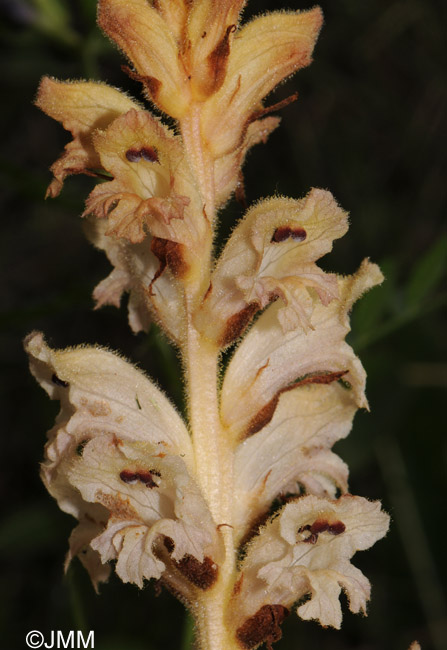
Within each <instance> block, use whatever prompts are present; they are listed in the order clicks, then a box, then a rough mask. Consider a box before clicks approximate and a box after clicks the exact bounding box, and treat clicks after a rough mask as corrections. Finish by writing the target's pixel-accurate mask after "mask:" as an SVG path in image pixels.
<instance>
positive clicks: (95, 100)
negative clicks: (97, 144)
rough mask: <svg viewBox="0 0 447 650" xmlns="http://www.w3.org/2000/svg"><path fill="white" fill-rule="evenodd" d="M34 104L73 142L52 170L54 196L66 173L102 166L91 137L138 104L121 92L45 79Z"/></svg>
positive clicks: (50, 190) (50, 192)
mask: <svg viewBox="0 0 447 650" xmlns="http://www.w3.org/2000/svg"><path fill="white" fill-rule="evenodd" d="M36 105H37V106H38V107H39V108H40V109H41V110H43V111H44V113H46V114H47V115H49V116H50V117H52V118H53V119H55V120H57V121H58V122H62V124H63V126H64V128H65V129H67V131H70V132H71V134H72V135H73V140H72V141H71V142H69V143H68V144H67V145H66V147H65V152H64V153H63V155H62V156H61V158H59V159H58V160H57V161H56V162H55V163H54V165H53V166H52V167H51V171H52V172H53V174H54V180H53V181H52V183H51V185H50V186H49V188H48V191H47V195H49V196H52V197H54V196H57V195H58V194H59V193H60V191H61V189H62V184H63V182H64V179H65V177H66V176H68V175H69V174H81V173H88V172H89V170H94V169H98V168H100V167H101V163H100V160H99V156H98V154H97V152H96V151H95V149H94V146H93V141H92V136H93V133H94V132H95V130H96V129H105V128H106V127H107V126H108V125H109V124H111V123H112V122H113V120H115V119H116V118H117V117H119V116H120V115H122V114H123V113H126V112H127V111H129V110H131V109H132V108H134V109H135V108H136V109H138V108H139V105H138V104H137V103H136V102H134V101H133V100H131V99H130V98H129V97H127V96H126V95H125V94H124V93H123V92H120V91H119V90H116V89H115V88H111V87H110V86H107V85H106V84H104V83H98V82H93V81H77V82H66V81H57V80H56V79H51V78H50V77H44V78H43V79H42V81H41V83H40V86H39V91H38V93H37V98H36Z"/></svg>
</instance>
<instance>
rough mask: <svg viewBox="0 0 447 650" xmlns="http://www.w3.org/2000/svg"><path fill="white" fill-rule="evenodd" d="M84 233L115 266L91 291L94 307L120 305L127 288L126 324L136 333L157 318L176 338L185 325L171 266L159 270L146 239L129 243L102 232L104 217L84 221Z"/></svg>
mask: <svg viewBox="0 0 447 650" xmlns="http://www.w3.org/2000/svg"><path fill="white" fill-rule="evenodd" d="M87 226H88V227H87V236H88V238H89V239H90V241H91V242H92V243H93V244H94V245H95V246H96V247H97V248H99V249H101V250H104V251H105V253H106V255H107V257H108V259H109V261H110V262H111V264H112V265H113V267H114V270H113V271H112V273H111V274H110V275H109V276H108V277H107V278H105V279H104V280H102V282H100V283H99V285H98V286H97V287H96V289H95V291H94V292H93V298H94V299H95V301H96V307H100V306H102V305H104V304H113V305H119V303H120V300H121V296H122V292H123V291H129V292H130V297H129V304H128V310H129V324H130V326H131V328H132V331H133V332H135V333H137V332H140V331H142V330H144V331H147V330H148V328H149V324H150V321H151V320H154V321H156V322H160V323H161V324H162V326H163V328H164V330H165V332H166V333H167V334H168V335H169V336H170V337H171V339H172V340H173V341H176V342H178V341H179V340H180V337H181V335H182V332H183V329H184V318H185V316H184V313H183V311H182V310H181V309H179V308H178V305H179V303H181V289H180V287H179V284H178V282H177V281H176V279H175V278H174V277H173V275H172V273H171V271H170V269H168V268H166V269H164V270H163V272H162V273H160V260H159V259H158V258H157V257H156V256H155V255H154V253H153V252H152V251H151V249H150V246H149V244H148V242H147V240H145V241H144V242H142V243H141V244H131V243H130V242H128V241H126V240H125V239H116V238H115V237H111V236H108V235H106V234H105V232H106V230H107V228H108V223H107V221H106V220H104V219H89V220H88V221H87Z"/></svg>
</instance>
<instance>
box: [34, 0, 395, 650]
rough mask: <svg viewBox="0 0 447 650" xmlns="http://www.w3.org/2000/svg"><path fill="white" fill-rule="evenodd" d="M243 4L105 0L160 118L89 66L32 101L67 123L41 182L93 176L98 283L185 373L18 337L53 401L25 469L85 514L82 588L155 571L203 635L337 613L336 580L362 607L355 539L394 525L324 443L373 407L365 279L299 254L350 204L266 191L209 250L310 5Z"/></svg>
mask: <svg viewBox="0 0 447 650" xmlns="http://www.w3.org/2000/svg"><path fill="white" fill-rule="evenodd" d="M243 6H244V0H219V1H217V0H151V1H149V0H100V2H99V7H98V21H99V25H100V27H101V28H102V30H103V31H104V32H105V33H106V34H107V35H108V36H109V37H110V38H111V39H112V40H113V41H115V43H116V44H117V45H118V47H119V48H120V49H121V50H122V51H123V53H124V54H125V55H126V56H127V58H128V63H129V65H128V67H126V68H125V69H126V71H127V73H128V74H129V75H130V76H131V77H132V78H133V79H136V80H138V81H139V82H141V84H142V86H143V90H144V95H145V97H146V98H147V99H148V100H149V102H150V103H151V104H153V105H154V106H155V107H156V108H157V109H159V110H160V111H161V112H162V113H164V114H166V115H167V116H169V118H170V122H169V123H170V124H171V125H172V124H175V128H172V127H171V126H167V125H166V124H165V123H164V122H163V120H162V119H159V118H158V117H155V116H154V115H153V114H152V113H151V112H150V110H148V109H147V108H145V107H144V105H143V104H142V103H140V102H138V101H136V100H134V99H131V98H130V97H129V96H127V95H125V94H124V93H122V92H120V91H119V90H116V89H115V88H112V87H110V86H108V85H106V84H104V83H96V82H89V81H70V82H65V81H58V80H56V79H53V78H44V79H43V80H42V82H41V85H40V88H39V91H38V95H37V101H36V103H37V106H39V107H40V108H41V109H42V110H43V111H44V112H45V113H47V114H48V115H49V116H51V117H52V118H54V119H56V120H58V121H60V122H61V123H62V124H63V126H64V127H65V128H66V129H67V130H69V131H70V132H71V133H72V136H73V139H72V141H71V142H69V144H67V146H66V147H65V151H64V152H63V154H62V155H61V157H60V158H59V159H58V160H57V161H56V162H55V163H54V165H53V166H52V172H53V175H54V178H53V180H52V182H51V184H50V186H49V188H48V195H49V196H52V197H54V196H56V195H57V194H59V192H60V191H61V188H62V185H63V182H64V180H65V177H66V176H68V175H70V174H79V173H84V174H88V175H90V176H93V177H96V178H97V180H98V184H97V185H96V186H95V187H94V189H93V190H92V192H91V193H90V195H89V196H88V197H87V200H86V208H85V212H84V214H83V217H84V218H85V220H86V222H87V223H88V234H89V238H90V239H91V241H92V242H93V243H94V244H95V245H96V246H97V247H98V248H100V249H103V250H104V251H105V253H106V255H107V257H108V259H109V260H110V263H111V265H112V266H113V270H112V272H111V273H110V275H109V276H108V277H107V278H105V279H104V280H103V281H102V282H100V284H99V285H98V286H97V287H96V289H95V290H94V298H95V300H96V304H97V306H101V305H105V304H113V305H119V303H120V300H121V296H122V294H123V293H125V292H127V293H129V302H128V305H129V323H130V326H131V328H132V330H133V331H134V332H138V331H141V330H147V329H148V327H149V323H150V321H151V320H153V321H155V322H156V323H157V324H158V325H159V327H161V328H162V329H163V331H164V332H165V334H166V336H167V337H168V338H169V339H170V341H171V342H172V344H173V345H174V346H176V347H177V349H178V350H179V352H180V354H181V357H182V361H183V372H184V377H183V379H184V383H185V390H186V395H187V410H188V418H187V421H183V419H182V418H181V417H180V415H179V414H178V412H177V411H176V409H175V407H174V406H173V405H172V404H171V403H170V401H169V400H168V399H167V397H166V396H165V395H164V394H163V393H162V392H161V391H160V390H159V388H157V386H156V385H155V384H154V383H153V382H152V381H151V380H150V379H149V378H148V377H146V376H145V375H144V374H143V373H142V372H141V371H139V370H137V369H136V368H134V367H133V366H132V365H130V364H129V363H128V362H127V361H125V360H124V359H123V358H121V357H120V356H119V355H118V354H115V353H113V352H110V351H108V350H106V349H103V348H101V347H84V346H82V347H78V348H70V349H65V350H53V349H51V348H50V347H49V346H48V345H47V344H46V343H45V340H44V337H43V335H42V334H41V333H37V332H34V333H32V334H30V335H29V336H28V337H27V339H26V341H25V347H26V350H27V352H28V354H29V357H30V363H31V372H32V373H33V374H34V376H35V377H36V378H37V380H38V381H39V382H40V384H41V385H42V387H43V388H44V389H45V390H46V391H47V392H48V394H49V395H50V397H51V398H52V399H56V400H59V401H60V404H61V410H60V413H59V415H58V417H57V420H56V424H55V426H54V427H53V428H52V429H51V430H50V431H49V434H48V443H47V445H46V449H45V461H44V463H43V465H42V478H43V481H44V483H45V485H46V487H47V488H48V491H49V492H50V494H51V495H52V496H54V498H55V499H56V500H57V501H58V504H59V506H60V507H61V509H62V510H64V511H65V512H68V513H70V514H72V515H73V516H74V517H76V518H77V519H78V521H79V523H78V525H77V527H76V528H75V529H74V530H73V532H72V534H71V536H70V540H69V551H68V555H67V565H68V564H69V563H70V561H71V559H72V558H73V557H75V556H79V558H80V561H81V562H82V563H83V564H84V566H85V567H86V569H87V571H88V572H89V574H90V577H91V579H92V581H93V584H94V586H95V588H96V589H97V588H98V585H99V584H100V583H101V582H104V581H106V580H107V578H108V575H109V573H110V571H111V566H114V567H115V571H116V573H117V574H118V575H119V577H120V578H121V579H122V580H123V581H124V582H133V583H135V584H136V585H137V586H138V587H140V588H142V587H143V586H144V583H145V581H146V580H150V579H152V578H154V579H156V580H159V581H160V582H161V584H162V585H164V586H166V587H167V588H168V589H170V590H171V591H172V592H173V593H174V594H176V595H177V596H178V597H179V598H180V599H181V600H182V601H183V602H184V603H185V604H186V606H187V607H188V608H189V610H190V612H191V614H192V616H193V617H194V620H195V624H196V636H197V639H196V642H197V647H198V648H200V649H201V650H232V649H234V650H236V649H239V650H241V649H244V648H245V649H247V650H250V649H253V648H257V647H259V646H260V645H262V644H264V643H266V644H267V647H271V644H272V643H273V642H275V641H277V640H278V639H279V638H280V637H281V629H280V625H281V623H282V621H283V619H284V618H285V617H286V616H287V615H288V614H289V611H290V610H291V609H295V610H296V613H297V614H298V616H300V617H301V618H302V619H306V620H308V619H314V620H316V621H318V622H319V623H321V624H322V625H323V626H332V627H334V628H339V627H340V625H341V620H342V612H341V607H340V602H339V596H340V593H341V591H342V590H343V591H344V592H345V593H346V595H347V599H348V602H349V608H350V610H351V611H352V612H365V609H366V604H367V601H368V599H369V597H370V584H369V582H368V580H367V578H366V577H365V576H364V575H363V574H362V573H361V571H360V570H359V569H357V568H356V567H355V566H354V565H353V564H351V558H352V557H353V555H354V554H355V553H356V551H360V550H364V549H367V548H369V547H370V546H372V545H373V544H374V543H375V542H376V541H377V540H378V539H380V538H381V537H383V536H384V535H385V534H386V532H387V529H388V516H387V515H386V514H385V513H384V512H382V511H381V508H380V504H379V503H378V502H371V501H368V500H367V499H365V498H362V497H360V496H353V495H351V494H349V493H348V468H347V466H346V464H345V463H344V462H343V461H342V460H341V459H340V458H339V457H338V456H337V455H336V454H335V453H333V452H332V451H331V448H332V446H333V444H334V443H335V442H336V441H338V440H340V439H341V438H344V437H345V436H347V434H348V433H349V431H350V428H351V424H352V419H353V416H354V414H355V412H356V410H357V409H358V408H366V407H367V401H366V398H365V372H364V370H363V368H362V365H361V363H360V361H359V360H358V358H357V357H356V355H355V354H354V352H353V350H352V349H351V347H350V346H349V345H348V344H347V343H346V342H345V340H344V339H345V336H346V334H347V333H348V331H349V321H348V313H349V311H350V309H351V307H352V305H353V303H354V301H355V300H356V299H357V298H359V297H360V296H361V294H362V293H364V292H365V291H366V290H368V289H369V288H371V287H373V286H374V285H376V284H378V283H380V282H381V280H382V275H381V273H380V270H379V269H378V267H377V266H376V265H375V264H372V263H370V262H369V261H368V260H366V261H364V262H363V263H362V264H361V266H360V268H359V269H358V271H357V272H356V273H354V274H353V275H351V276H345V277H341V276H337V275H336V274H332V273H326V272H324V271H323V270H322V269H321V268H320V267H319V266H318V265H317V260H318V259H319V258H321V257H322V256H323V255H325V254H326V253H328V252H329V251H330V250H331V248H332V243H333V240H335V239H338V238H339V237H341V236H342V235H344V234H345V233H346V231H347V228H348V218H347V214H346V212H345V211H344V210H342V209H341V208H340V207H339V206H338V204H337V202H336V201H335V200H334V198H333V196H332V195H331V193H330V192H328V191H326V190H323V189H315V188H314V189H311V190H310V191H309V193H308V194H307V196H305V197H303V198H300V199H291V198H286V197H283V196H275V197H273V198H267V199H263V200H260V201H259V202H258V203H256V204H255V205H253V206H252V207H250V208H249V209H248V210H247V212H246V214H245V215H244V216H243V217H242V218H241V220H240V221H239V223H238V224H237V225H236V227H235V228H234V230H233V232H232V234H231V235H230V237H229V239H228V241H227V242H226V244H225V246H224V248H223V250H222V251H221V253H220V255H219V256H218V257H217V258H216V259H215V258H214V248H213V246H214V239H215V232H216V220H217V216H218V213H219V211H220V210H221V208H222V207H223V206H224V205H225V203H226V202H227V201H228V199H229V197H230V196H231V195H232V194H233V193H234V192H235V191H236V190H237V189H238V188H239V187H240V185H241V182H242V181H241V177H242V174H241V167H242V164H243V162H244V159H245V156H246V154H247V152H248V150H249V149H250V148H251V147H252V146H253V145H255V144H258V143H260V142H265V141H266V140H267V138H268V136H269V134H270V133H271V132H272V131H273V130H274V129H275V128H276V127H277V126H278V124H279V120H278V118H277V117H275V116H272V115H271V113H272V112H273V111H276V110H277V109H278V108H281V107H282V106H283V105H284V104H285V103H287V100H286V101H283V102H280V103H279V104H276V105H273V106H270V107H269V106H264V104H263V101H264V99H265V97H266V95H268V94H269V93H270V91H272V90H273V89H274V88H275V87H276V86H277V85H278V84H279V83H280V82H281V81H282V80H284V79H285V78H287V77H289V76H290V75H291V74H293V73H294V72H296V71H297V70H299V69H300V68H302V67H304V66H307V65H309V63H310V62H311V57H312V51H313V48H314V45H315V42H316V39H317V36H318V33H319V30H320V27H321V24H322V13H321V10H320V9H319V8H318V7H315V8H313V9H311V10H309V11H302V12H299V11H296V12H294V11H276V12H273V13H270V14H267V15H263V16H260V17H257V18H255V19H254V20H251V21H250V22H247V23H246V24H243V23H242V24H241V23H240V13H241V11H242V9H243ZM294 98H295V97H294ZM227 348H230V349H229V351H228V352H227V354H226V355H225V358H228V356H229V357H230V360H229V363H228V364H225V370H224V369H223V363H222V351H224V350H226V349H227ZM112 561H114V562H113V564H112ZM296 603H298V605H297V604H296Z"/></svg>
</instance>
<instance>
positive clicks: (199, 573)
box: [175, 553, 219, 591]
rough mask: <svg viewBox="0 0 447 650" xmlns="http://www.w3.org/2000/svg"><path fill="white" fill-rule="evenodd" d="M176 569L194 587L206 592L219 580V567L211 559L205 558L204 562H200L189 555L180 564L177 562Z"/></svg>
mask: <svg viewBox="0 0 447 650" xmlns="http://www.w3.org/2000/svg"><path fill="white" fill-rule="evenodd" d="M175 565H176V567H177V568H178V570H179V571H180V573H182V574H183V575H184V576H185V577H186V578H188V580H189V581H190V582H192V584H193V585H195V586H196V587H198V588H199V589H203V591H206V590H207V589H209V588H210V587H212V586H213V584H214V583H215V582H216V580H217V574H218V572H219V567H218V566H217V564H216V563H215V562H214V561H213V560H212V559H211V558H210V557H205V558H204V560H203V562H199V560H198V559H197V558H195V557H194V556H193V555H190V554H189V553H187V554H186V555H184V556H183V557H182V559H181V560H180V561H179V562H175Z"/></svg>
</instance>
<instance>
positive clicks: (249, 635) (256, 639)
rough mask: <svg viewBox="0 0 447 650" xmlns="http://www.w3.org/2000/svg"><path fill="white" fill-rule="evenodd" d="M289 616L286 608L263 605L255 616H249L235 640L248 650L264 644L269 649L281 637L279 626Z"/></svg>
mask: <svg viewBox="0 0 447 650" xmlns="http://www.w3.org/2000/svg"><path fill="white" fill-rule="evenodd" d="M288 615H289V610H288V609H287V607H283V606H282V605H264V606H263V607H261V608H260V609H259V610H258V611H257V612H256V614H254V615H253V616H250V618H248V619H247V620H246V621H245V623H243V624H242V625H241V626H240V627H239V628H238V630H237V632H236V638H237V639H238V641H239V642H240V644H241V646H242V647H243V648H246V649H247V650H250V648H254V647H256V646H257V645H259V644H260V643H263V642H266V643H267V647H270V646H271V644H272V643H274V642H275V641H279V639H280V638H281V636H282V632H281V628H280V625H281V623H282V622H283V620H284V619H285V618H286V616H288Z"/></svg>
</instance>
